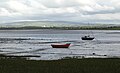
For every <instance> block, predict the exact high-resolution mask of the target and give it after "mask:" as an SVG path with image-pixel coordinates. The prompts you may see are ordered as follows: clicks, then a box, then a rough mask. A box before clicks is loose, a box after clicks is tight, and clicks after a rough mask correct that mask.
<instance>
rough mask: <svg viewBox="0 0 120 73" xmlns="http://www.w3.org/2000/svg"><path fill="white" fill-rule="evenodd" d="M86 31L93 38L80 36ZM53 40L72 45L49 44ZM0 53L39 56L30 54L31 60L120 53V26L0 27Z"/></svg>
mask: <svg viewBox="0 0 120 73" xmlns="http://www.w3.org/2000/svg"><path fill="white" fill-rule="evenodd" d="M85 35H91V36H94V37H95V39H94V40H92V41H85V40H81V37H82V36H85ZM56 43H71V45H70V47H69V48H52V47H51V44H56ZM93 53H94V54H93ZM0 54H6V55H15V56H26V55H37V56H40V57H30V58H29V59H33V60H57V59H61V58H64V57H80V58H82V57H85V58H89V57H92V58H107V57H120V30H57V29H56V30H55V29H39V30H0Z"/></svg>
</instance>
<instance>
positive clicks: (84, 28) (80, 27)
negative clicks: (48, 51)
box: [0, 26, 120, 30]
mask: <svg viewBox="0 0 120 73" xmlns="http://www.w3.org/2000/svg"><path fill="white" fill-rule="evenodd" d="M27 29H62V30H120V26H107V27H103V26H78V27H36V26H25V27H0V30H27Z"/></svg>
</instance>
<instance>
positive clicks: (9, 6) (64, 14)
mask: <svg viewBox="0 0 120 73" xmlns="http://www.w3.org/2000/svg"><path fill="white" fill-rule="evenodd" d="M0 20H1V23H5V22H12V21H25V20H40V21H73V22H91V23H96V22H98V23H120V0H0Z"/></svg>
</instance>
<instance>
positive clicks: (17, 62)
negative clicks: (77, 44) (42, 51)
mask: <svg viewBox="0 0 120 73" xmlns="http://www.w3.org/2000/svg"><path fill="white" fill-rule="evenodd" d="M119 72H120V59H119V58H108V59H92V58H88V59H62V60H53V61H41V60H39V61H35V60H26V59H21V58H14V59H11V58H6V59H0V73H119Z"/></svg>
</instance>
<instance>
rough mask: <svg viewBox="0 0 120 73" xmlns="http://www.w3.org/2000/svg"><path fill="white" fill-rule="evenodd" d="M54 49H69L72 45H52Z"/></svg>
mask: <svg viewBox="0 0 120 73" xmlns="http://www.w3.org/2000/svg"><path fill="white" fill-rule="evenodd" d="M51 46H52V47H53V48H68V47H69V46H70V43H66V44H51Z"/></svg>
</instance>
